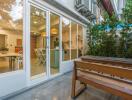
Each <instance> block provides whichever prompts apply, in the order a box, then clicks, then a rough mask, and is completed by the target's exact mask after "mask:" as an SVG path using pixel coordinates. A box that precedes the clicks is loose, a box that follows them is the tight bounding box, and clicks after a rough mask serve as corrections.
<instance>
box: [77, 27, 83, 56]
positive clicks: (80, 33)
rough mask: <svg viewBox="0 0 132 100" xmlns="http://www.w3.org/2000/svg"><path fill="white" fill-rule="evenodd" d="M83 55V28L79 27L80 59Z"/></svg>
mask: <svg viewBox="0 0 132 100" xmlns="http://www.w3.org/2000/svg"><path fill="white" fill-rule="evenodd" d="M82 53H83V27H82V26H81V25H78V57H80V56H82Z"/></svg>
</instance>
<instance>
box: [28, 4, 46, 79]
mask: <svg viewBox="0 0 132 100" xmlns="http://www.w3.org/2000/svg"><path fill="white" fill-rule="evenodd" d="M30 16H31V18H30V19H31V21H30V32H31V33H30V41H31V42H30V52H31V54H30V55H31V76H34V75H38V74H42V75H43V74H44V73H45V72H46V12H44V11H42V10H40V9H38V8H35V7H33V6H31V15H30Z"/></svg>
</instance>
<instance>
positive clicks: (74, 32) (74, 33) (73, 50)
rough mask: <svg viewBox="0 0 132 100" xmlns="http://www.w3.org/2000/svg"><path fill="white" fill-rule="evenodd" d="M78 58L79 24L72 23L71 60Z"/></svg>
mask: <svg viewBox="0 0 132 100" xmlns="http://www.w3.org/2000/svg"><path fill="white" fill-rule="evenodd" d="M75 58H77V24H76V23H75V22H71V59H75Z"/></svg>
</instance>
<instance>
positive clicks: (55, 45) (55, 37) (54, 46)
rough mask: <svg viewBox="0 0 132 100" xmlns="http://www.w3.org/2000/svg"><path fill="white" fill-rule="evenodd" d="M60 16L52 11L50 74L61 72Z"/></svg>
mask: <svg viewBox="0 0 132 100" xmlns="http://www.w3.org/2000/svg"><path fill="white" fill-rule="evenodd" d="M59 27H60V17H59V16H58V15H56V14H54V13H50V74H52V75H53V74H56V73H59V58H60V47H59V41H60V34H59V33H60V28H59Z"/></svg>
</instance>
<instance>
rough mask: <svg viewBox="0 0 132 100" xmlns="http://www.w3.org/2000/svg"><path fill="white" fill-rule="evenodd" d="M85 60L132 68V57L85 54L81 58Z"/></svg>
mask: <svg viewBox="0 0 132 100" xmlns="http://www.w3.org/2000/svg"><path fill="white" fill-rule="evenodd" d="M81 59H82V60H83V61H88V62H95V63H103V64H111V65H116V66H121V67H127V68H132V59H127V60H126V59H123V58H122V59H121V58H112V57H96V56H84V57H82V58H81Z"/></svg>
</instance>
